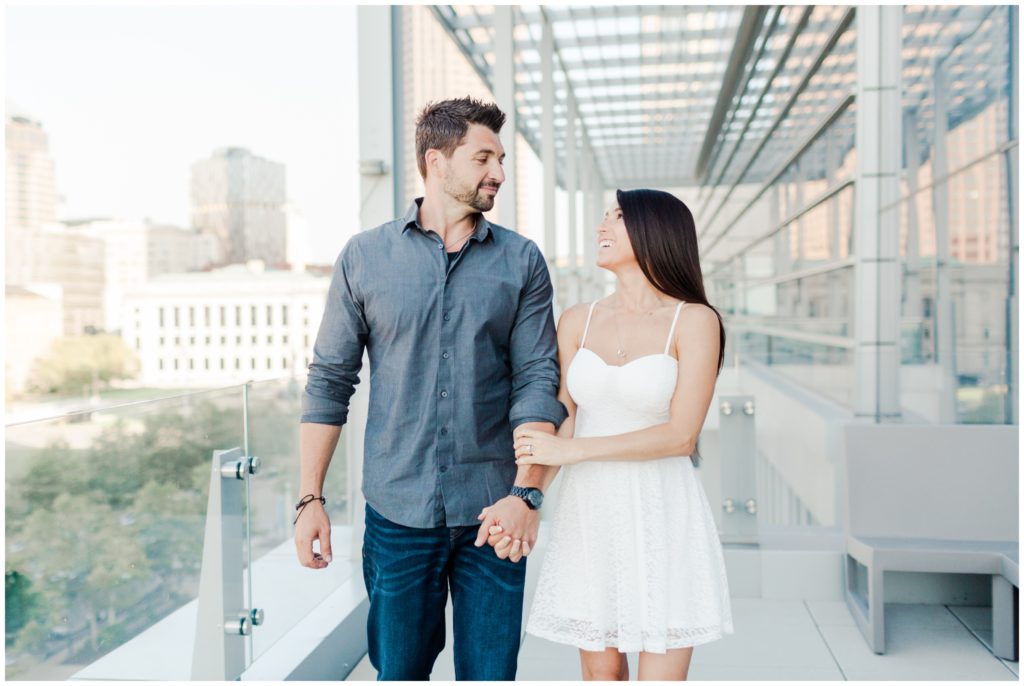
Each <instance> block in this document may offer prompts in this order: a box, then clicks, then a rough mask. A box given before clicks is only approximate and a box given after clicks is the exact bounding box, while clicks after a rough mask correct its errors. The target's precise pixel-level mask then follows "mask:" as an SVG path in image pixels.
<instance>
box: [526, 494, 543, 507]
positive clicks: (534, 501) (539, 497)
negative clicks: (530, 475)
mask: <svg viewBox="0 0 1024 686" xmlns="http://www.w3.org/2000/svg"><path fill="white" fill-rule="evenodd" d="M526 497H527V499H529V501H530V505H532V506H533V508H534V509H537V508H538V507H540V506H541V503H543V502H544V494H543V493H541V492H540V491H537V490H533V491H530V492H529V493H528V494H527V495H526Z"/></svg>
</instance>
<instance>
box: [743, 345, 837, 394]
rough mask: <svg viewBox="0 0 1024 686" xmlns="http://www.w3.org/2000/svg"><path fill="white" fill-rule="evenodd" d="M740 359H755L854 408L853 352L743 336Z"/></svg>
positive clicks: (831, 347) (835, 347)
mask: <svg viewBox="0 0 1024 686" xmlns="http://www.w3.org/2000/svg"><path fill="white" fill-rule="evenodd" d="M737 339H738V340H737V347H738V348H739V354H740V357H741V359H742V358H747V359H753V360H757V361H758V362H760V363H762V364H766V365H769V366H771V367H772V369H773V370H774V371H776V372H779V373H780V374H782V375H784V376H786V377H788V378H790V379H793V380H794V381H796V382H798V383H800V384H802V385H804V386H806V387H808V388H811V389H813V390H815V391H817V392H818V393H821V394H822V395H825V396H827V397H829V398H832V399H833V400H835V401H836V402H838V403H840V404H842V405H846V406H852V405H853V390H854V383H853V382H854V379H853V373H854V370H853V351H852V350H850V349H848V348H841V347H837V346H831V345H824V344H821V343H809V342H806V341H795V340H792V339H787V338H782V337H779V336H769V335H766V334H762V333H754V332H740V333H738V334H737Z"/></svg>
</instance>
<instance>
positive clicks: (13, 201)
mask: <svg viewBox="0 0 1024 686" xmlns="http://www.w3.org/2000/svg"><path fill="white" fill-rule="evenodd" d="M7 109H8V114H7V118H6V125H5V127H4V133H5V137H4V140H5V149H6V153H7V160H6V164H5V168H6V174H7V193H6V202H7V224H6V226H7V228H8V229H10V228H12V227H22V228H29V229H39V228H42V227H44V226H46V225H48V224H52V223H54V222H55V221H57V188H56V184H55V181H54V164H53V158H52V157H50V145H49V139H48V137H47V135H46V131H45V130H44V129H43V125H42V124H41V123H40V122H39V121H37V120H35V119H33V118H32V117H31V115H29V114H27V113H25V112H22V111H20V110H18V109H17V108H16V107H14V106H13V105H12V104H11V103H8V108H7Z"/></svg>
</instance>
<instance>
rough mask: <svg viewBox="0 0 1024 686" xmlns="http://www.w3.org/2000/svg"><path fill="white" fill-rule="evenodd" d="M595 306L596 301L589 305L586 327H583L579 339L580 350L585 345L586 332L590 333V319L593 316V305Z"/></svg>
mask: <svg viewBox="0 0 1024 686" xmlns="http://www.w3.org/2000/svg"><path fill="white" fill-rule="evenodd" d="M596 304H597V301H596V300H595V301H594V302H592V303H590V309H589V310H588V311H587V324H586V326H584V327H583V337H582V338H580V347H581V348H582V347H584V346H586V345H587V332H588V331H590V318H591V317H592V316H594V305H596Z"/></svg>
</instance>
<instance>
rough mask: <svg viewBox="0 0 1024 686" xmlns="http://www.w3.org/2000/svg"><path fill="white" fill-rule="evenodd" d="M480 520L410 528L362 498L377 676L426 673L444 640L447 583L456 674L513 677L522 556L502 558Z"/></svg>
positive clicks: (391, 677)
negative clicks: (481, 534) (480, 537)
mask: <svg viewBox="0 0 1024 686" xmlns="http://www.w3.org/2000/svg"><path fill="white" fill-rule="evenodd" d="M476 534H477V527H475V526H463V527H446V526H439V527H434V528H432V529H413V528H410V527H407V526H401V525H400V524H395V523H394V522H391V521H388V520H387V519H385V518H384V517H383V516H381V515H380V514H379V513H378V512H377V511H376V510H374V509H373V508H371V507H370V506H369V505H367V506H366V535H365V537H364V538H363V580H364V581H365V582H366V592H367V594H368V595H369V598H370V617H369V620H368V622H367V634H368V638H369V649H370V651H369V652H370V663H371V664H372V665H373V666H374V668H375V669H376V670H377V673H378V676H377V678H378V680H381V681H392V680H398V679H401V680H409V681H414V680H424V681H425V680H427V679H429V678H430V672H431V670H432V669H433V667H434V661H435V660H436V659H437V656H438V654H439V653H440V652H441V650H442V649H443V648H444V644H445V606H446V605H447V602H448V589H449V587H450V588H451V591H452V610H453V614H454V621H453V626H452V629H453V632H454V634H455V636H454V640H455V645H454V648H455V650H454V652H455V678H456V679H458V680H473V681H490V680H503V681H512V680H514V679H515V678H516V659H517V657H518V654H519V641H520V638H521V628H522V612H523V587H524V585H525V582H526V558H523V559H522V560H520V561H519V562H518V563H513V562H509V561H508V560H500V559H498V557H497V556H496V555H495V554H494V549H493V548H491V546H489V545H487V544H486V543H485V544H484V545H483V546H481V547H479V548H477V547H476V546H474V545H473V542H474V541H475V540H476Z"/></svg>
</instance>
